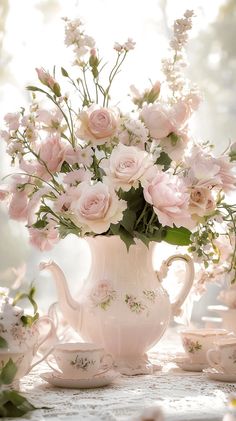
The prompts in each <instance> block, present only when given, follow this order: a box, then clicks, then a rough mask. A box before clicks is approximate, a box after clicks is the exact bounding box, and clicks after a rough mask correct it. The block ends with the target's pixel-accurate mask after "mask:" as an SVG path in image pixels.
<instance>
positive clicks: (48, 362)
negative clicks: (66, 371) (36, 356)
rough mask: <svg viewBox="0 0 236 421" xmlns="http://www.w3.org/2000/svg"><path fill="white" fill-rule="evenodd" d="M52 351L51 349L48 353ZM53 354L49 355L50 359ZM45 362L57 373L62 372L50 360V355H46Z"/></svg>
mask: <svg viewBox="0 0 236 421" xmlns="http://www.w3.org/2000/svg"><path fill="white" fill-rule="evenodd" d="M52 351H53V349H51V351H50V353H51V352H52ZM52 358H53V356H52V355H51V360H52ZM46 363H47V365H48V366H49V367H50V368H51V369H52V370H53V371H55V372H56V373H57V374H62V372H61V371H60V370H58V368H56V367H55V365H54V364H53V362H52V361H50V355H47V358H46Z"/></svg>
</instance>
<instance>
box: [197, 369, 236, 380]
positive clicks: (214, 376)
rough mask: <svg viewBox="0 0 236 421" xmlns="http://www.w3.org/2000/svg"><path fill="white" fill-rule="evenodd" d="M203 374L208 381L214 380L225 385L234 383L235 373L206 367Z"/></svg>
mask: <svg viewBox="0 0 236 421" xmlns="http://www.w3.org/2000/svg"><path fill="white" fill-rule="evenodd" d="M203 373H205V374H206V375H207V377H208V378H209V379H210V380H216V381H220V382H227V383H236V373H234V374H230V373H226V372H224V371H218V370H217V369H216V368H213V367H208V368H206V369H204V370H203Z"/></svg>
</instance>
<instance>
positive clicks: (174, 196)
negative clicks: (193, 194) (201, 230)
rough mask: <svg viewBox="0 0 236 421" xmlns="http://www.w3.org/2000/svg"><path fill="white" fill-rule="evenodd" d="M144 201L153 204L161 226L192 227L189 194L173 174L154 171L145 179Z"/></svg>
mask: <svg viewBox="0 0 236 421" xmlns="http://www.w3.org/2000/svg"><path fill="white" fill-rule="evenodd" d="M143 194H144V198H145V200H146V202H148V203H150V204H151V205H153V209H154V212H155V213H156V215H157V216H158V219H159V222H160V223H161V224H162V225H163V226H166V225H167V226H169V227H173V225H175V226H176V227H181V226H183V227H186V228H192V226H193V221H192V219H191V217H190V215H189V211H188V202H189V195H188V194H187V193H186V189H185V186H184V185H183V184H182V183H181V182H179V181H178V178H177V177H175V176H171V175H168V174H166V173H164V172H161V171H156V175H155V176H154V177H153V170H152V177H150V179H149V180H148V179H147V180H146V182H145V184H144V190H143Z"/></svg>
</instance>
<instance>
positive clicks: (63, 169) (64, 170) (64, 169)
mask: <svg viewBox="0 0 236 421" xmlns="http://www.w3.org/2000/svg"><path fill="white" fill-rule="evenodd" d="M70 171H71V168H70V165H69V164H68V163H67V162H66V161H64V162H63V164H62V166H61V170H60V172H62V173H67V172H70Z"/></svg>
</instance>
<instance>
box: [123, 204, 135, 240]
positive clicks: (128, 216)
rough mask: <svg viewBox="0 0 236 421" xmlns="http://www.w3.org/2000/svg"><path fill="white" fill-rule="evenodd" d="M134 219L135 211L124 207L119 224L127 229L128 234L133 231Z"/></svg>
mask: <svg viewBox="0 0 236 421" xmlns="http://www.w3.org/2000/svg"><path fill="white" fill-rule="evenodd" d="M135 221H136V213H135V212H134V211H132V210H131V209H126V210H125V211H124V213H123V218H122V221H121V225H122V226H123V227H124V228H125V229H126V231H128V232H129V233H130V234H132V233H133V229H134V224H135Z"/></svg>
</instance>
